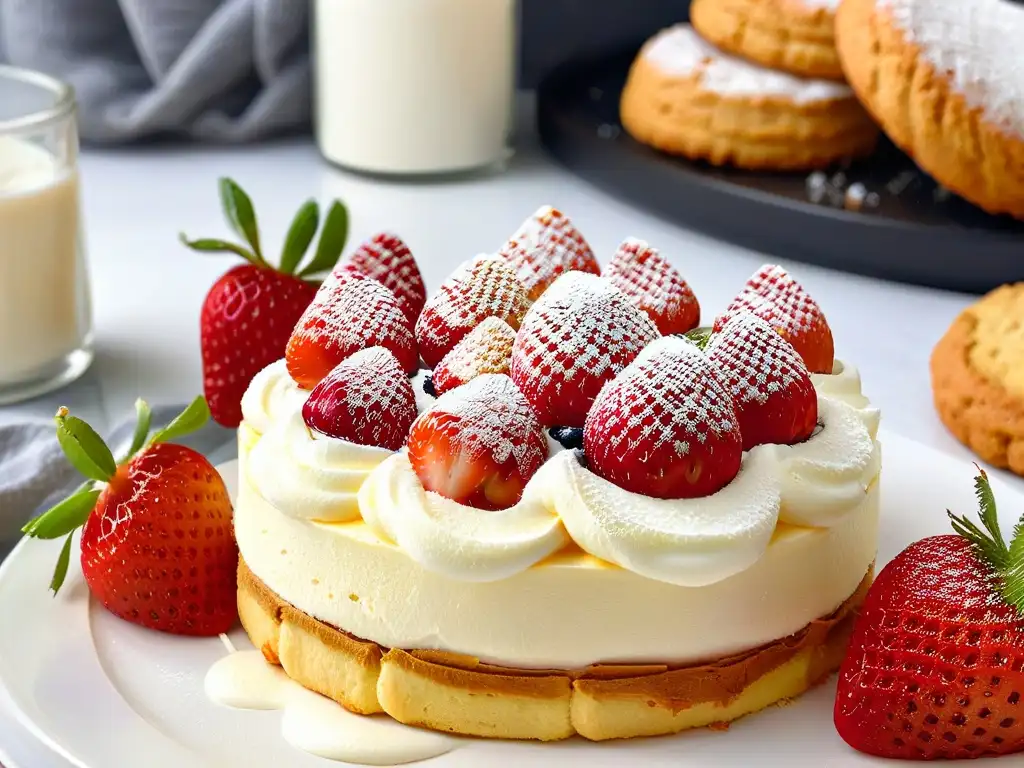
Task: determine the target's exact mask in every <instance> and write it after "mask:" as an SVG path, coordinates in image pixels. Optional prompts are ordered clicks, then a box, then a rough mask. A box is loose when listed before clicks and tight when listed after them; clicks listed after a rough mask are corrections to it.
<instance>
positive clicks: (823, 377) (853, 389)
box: [811, 360, 870, 408]
mask: <svg viewBox="0 0 1024 768" xmlns="http://www.w3.org/2000/svg"><path fill="white" fill-rule="evenodd" d="M811 383H813V384H814V388H815V389H816V390H817V391H818V394H821V395H827V396H828V397H831V398H832V399H834V400H842V401H843V402H845V403H849V404H850V405H852V406H853V407H854V408H866V407H867V406H868V405H869V404H870V403H869V401H868V399H867V398H866V397H864V395H863V393H862V392H861V383H860V372H859V371H858V370H857V369H856V368H855V367H853V366H852V365H850V364H849V363H844V362H843V361H842V360H836V361H835V363H834V364H833V368H832V373H812V374H811Z"/></svg>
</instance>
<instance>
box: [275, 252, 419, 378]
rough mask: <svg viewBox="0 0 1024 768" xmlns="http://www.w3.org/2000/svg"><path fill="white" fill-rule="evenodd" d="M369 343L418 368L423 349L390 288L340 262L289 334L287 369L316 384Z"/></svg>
mask: <svg viewBox="0 0 1024 768" xmlns="http://www.w3.org/2000/svg"><path fill="white" fill-rule="evenodd" d="M368 347H384V348H385V349H388V350H390V351H391V353H392V354H393V355H394V356H395V357H396V358H398V362H399V364H400V365H401V366H402V370H404V371H406V372H407V373H410V374H411V373H414V372H415V371H416V370H417V369H418V368H419V354H418V353H417V351H416V339H415V338H414V337H413V332H412V326H411V325H410V324H409V320H408V318H407V317H406V316H405V314H404V313H403V312H402V308H401V306H400V305H399V303H398V299H396V298H395V295H394V294H393V293H391V291H389V290H388V289H387V288H385V287H384V286H383V285H381V284H380V283H378V282H377V281H376V280H371V279H370V278H368V277H363V276H362V275H361V274H359V273H357V272H356V271H355V270H352V269H349V268H348V267H346V266H345V265H339V267H338V268H337V269H335V270H334V271H333V272H332V273H331V274H330V275H328V277H327V279H326V280H324V284H323V285H322V286H320V290H319V291H317V294H316V297H315V298H314V299H313V303H312V304H310V305H309V306H308V307H307V308H306V311H305V312H303V314H302V317H301V318H299V322H298V323H296V325H295V329H294V330H293V331H292V335H291V338H289V339H288V347H287V349H286V350H285V363H286V365H287V366H288V373H289V374H291V377H292V378H293V379H294V380H295V382H296V383H297V384H298V385H299V386H300V387H302V388H303V389H312V388H313V387H315V386H316V385H317V384H318V383H320V380H321V379H323V378H324V377H325V376H326V375H327V374H328V373H330V372H331V371H332V370H333V369H334V367H335V366H336V365H337V364H338V363H340V362H341V361H342V360H344V359H345V358H347V357H349V356H350V355H352V354H355V353H356V352H358V351H359V350H361V349H366V348H368Z"/></svg>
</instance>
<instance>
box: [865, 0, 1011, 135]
mask: <svg viewBox="0 0 1024 768" xmlns="http://www.w3.org/2000/svg"><path fill="white" fill-rule="evenodd" d="M879 5H880V6H881V7H882V8H886V9H888V10H889V11H890V12H891V14H892V19H893V21H894V22H895V24H896V26H897V27H898V28H899V29H901V30H902V31H903V32H904V34H905V35H906V37H907V39H908V41H909V42H911V43H914V44H916V45H918V46H920V48H921V51H922V53H923V55H924V57H925V58H926V59H927V60H928V62H929V63H931V64H932V65H933V66H934V67H935V70H936V72H937V73H938V74H939V76H942V75H943V74H944V73H946V74H947V75H948V77H949V80H950V83H951V84H952V85H953V87H954V88H955V89H956V90H957V91H958V92H959V93H960V94H961V95H963V96H964V98H965V99H966V100H967V103H968V105H969V106H971V107H975V108H979V109H982V110H983V111H984V113H985V117H986V118H987V119H988V121H989V122H991V123H993V124H995V125H997V126H999V127H1001V128H1003V129H1005V130H1007V131H1012V132H1013V133H1015V134H1017V135H1018V136H1024V56H1022V55H1021V50H1020V48H1021V43H1022V41H1024V7H1022V6H1021V5H1018V4H1016V3H1015V2H1013V1H1012V0H960V2H939V1H938V0H879Z"/></svg>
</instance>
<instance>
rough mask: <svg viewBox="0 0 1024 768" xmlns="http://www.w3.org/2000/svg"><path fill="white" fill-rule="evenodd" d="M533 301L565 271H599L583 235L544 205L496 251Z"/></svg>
mask: <svg viewBox="0 0 1024 768" xmlns="http://www.w3.org/2000/svg"><path fill="white" fill-rule="evenodd" d="M499 253H500V254H501V256H502V257H503V258H504V259H505V260H506V261H507V262H508V263H509V265H510V266H511V267H512V268H513V269H514V270H515V272H516V275H518V276H519V279H520V280H521V281H522V283H523V285H525V286H526V291H527V294H528V295H529V297H530V301H536V300H537V299H539V298H540V296H541V294H542V293H544V291H546V290H547V289H548V287H549V286H550V285H551V284H552V283H554V282H555V280H557V279H558V278H559V277H561V276H562V275H564V274H565V273H566V272H570V271H573V270H577V271H580V272H590V273H592V274H595V275H599V274H601V267H600V266H599V265H598V263H597V259H596V258H594V252H593V251H592V250H590V246H589V245H587V241H586V240H584V239H583V235H581V234H580V231H579V230H578V229H576V227H575V226H574V225H573V223H572V222H571V221H570V220H569V217H568V216H566V215H565V214H564V213H562V212H561V211H559V210H557V209H555V208H552V207H551V206H550V205H546V206H544V207H543V208H541V209H539V210H538V211H537V212H536V213H535V214H533V216H531V217H530V218H528V219H527V220H526V221H524V222H523V224H522V226H520V227H519V229H518V230H516V233H515V234H514V235H512V237H511V238H510V239H509V241H508V242H507V243H505V245H504V246H503V247H502V249H501V251H499Z"/></svg>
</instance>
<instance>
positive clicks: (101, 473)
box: [54, 406, 117, 483]
mask: <svg viewBox="0 0 1024 768" xmlns="http://www.w3.org/2000/svg"><path fill="white" fill-rule="evenodd" d="M54 421H55V422H56V423H57V441H58V442H59V443H60V447H61V449H62V450H63V451H64V455H65V456H67V457H68V461H70V462H71V464H72V466H74V468H75V469H77V470H78V471H79V472H81V473H82V474H83V475H85V476H86V477H88V478H90V479H92V480H99V481H101V482H104V483H105V482H107V481H109V480H110V478H112V477H113V476H114V473H115V472H116V471H117V463H116V462H115V461H114V455H113V454H112V453H111V452H110V448H108V447H107V444H106V443H105V442H103V438H102V437H100V436H99V435H98V434H96V430H94V429H93V428H92V427H90V426H89V425H88V424H86V423H85V422H84V421H82V420H81V419H80V418H78V417H77V416H71V415H69V414H68V409H67V408H65V407H63V406H61V408H60V409H59V410H58V411H57V415H56V416H54Z"/></svg>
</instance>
